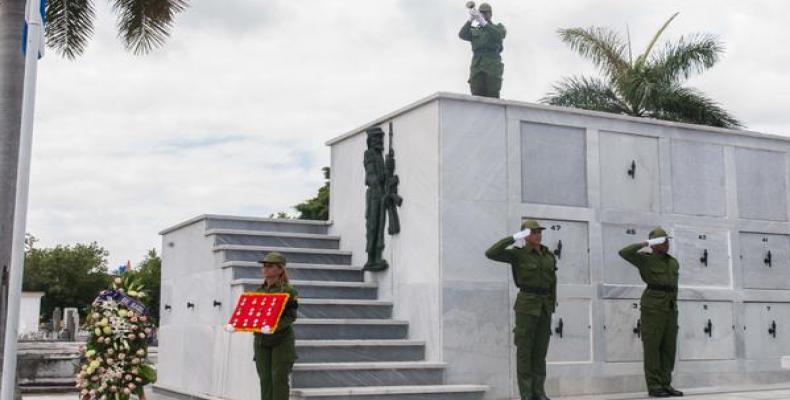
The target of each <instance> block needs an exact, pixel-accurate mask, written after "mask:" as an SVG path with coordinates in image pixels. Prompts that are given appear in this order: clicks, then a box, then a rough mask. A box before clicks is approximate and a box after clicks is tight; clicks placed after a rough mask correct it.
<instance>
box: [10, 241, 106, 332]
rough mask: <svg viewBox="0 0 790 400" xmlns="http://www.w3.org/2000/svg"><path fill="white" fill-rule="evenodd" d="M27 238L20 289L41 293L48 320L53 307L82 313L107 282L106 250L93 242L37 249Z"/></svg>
mask: <svg viewBox="0 0 790 400" xmlns="http://www.w3.org/2000/svg"><path fill="white" fill-rule="evenodd" d="M36 243H37V240H36V238H35V237H33V236H28V237H27V240H26V251H25V273H24V278H23V282H22V287H23V290H25V291H34V292H44V297H43V298H42V299H41V313H42V314H43V315H44V316H45V317H46V318H47V319H49V318H51V316H52V311H53V310H54V309H55V307H60V308H61V309H63V308H65V307H77V308H78V309H79V310H80V312H81V313H82V314H84V313H85V312H86V310H87V309H88V308H89V307H90V304H91V303H92V302H93V299H94V298H95V297H96V294H97V293H99V291H100V290H102V289H104V288H106V287H107V286H108V285H109V283H110V277H109V275H108V274H107V255H108V253H107V251H106V250H105V249H104V248H102V247H101V246H99V245H98V244H97V243H96V242H93V243H88V244H76V245H73V246H72V245H65V246H64V245H58V246H56V247H53V248H38V247H37V246H36Z"/></svg>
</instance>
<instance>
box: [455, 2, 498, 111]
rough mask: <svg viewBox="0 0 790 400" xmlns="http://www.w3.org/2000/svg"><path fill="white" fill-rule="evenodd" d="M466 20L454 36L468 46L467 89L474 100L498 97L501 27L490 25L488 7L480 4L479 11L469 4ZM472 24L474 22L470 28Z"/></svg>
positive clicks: (490, 13)
mask: <svg viewBox="0 0 790 400" xmlns="http://www.w3.org/2000/svg"><path fill="white" fill-rule="evenodd" d="M468 5H471V7H469V14H470V18H469V21H467V22H466V23H465V24H464V26H463V27H461V31H460V32H459V33H458V36H459V37H460V38H461V39H462V40H466V41H467V42H472V53H473V56H472V65H471V67H470V69H469V87H470V88H471V90H472V94H473V95H475V96H486V97H499V90H500V89H501V88H502V73H503V72H504V70H505V65H504V64H502V56H501V55H500V54H501V53H502V49H503V47H502V41H503V40H504V39H505V34H506V33H507V31H506V30H505V27H504V25H502V24H495V23H493V22H491V16H492V12H491V6H490V5H489V4H488V3H483V4H480V10H479V11H477V10H475V9H474V3H470V4H468ZM472 22H476V25H475V26H473V25H472Z"/></svg>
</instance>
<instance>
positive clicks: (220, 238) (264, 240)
mask: <svg viewBox="0 0 790 400" xmlns="http://www.w3.org/2000/svg"><path fill="white" fill-rule="evenodd" d="M206 236H213V237H214V244H215V245H222V244H239V245H247V246H267V247H295V248H306V249H333V250H337V249H339V248H340V237H339V236H329V235H317V234H311V233H291V232H261V231H253V230H245V229H209V230H207V231H206Z"/></svg>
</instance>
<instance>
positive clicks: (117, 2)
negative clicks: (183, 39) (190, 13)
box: [113, 0, 187, 54]
mask: <svg viewBox="0 0 790 400" xmlns="http://www.w3.org/2000/svg"><path fill="white" fill-rule="evenodd" d="M186 6H187V1H186V0H114V1H113V10H114V11H115V12H117V13H118V30H119V36H121V38H122V39H123V41H124V44H125V45H126V48H127V49H128V50H130V51H132V52H133V53H135V54H146V53H149V52H150V51H151V50H153V49H154V48H156V47H159V46H161V45H163V44H164V42H165V40H166V39H167V38H168V36H170V29H171V28H172V27H173V20H174V17H175V15H176V14H177V13H179V12H181V11H182V10H183V9H184V8H186Z"/></svg>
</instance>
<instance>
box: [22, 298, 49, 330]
mask: <svg viewBox="0 0 790 400" xmlns="http://www.w3.org/2000/svg"><path fill="white" fill-rule="evenodd" d="M42 297H44V292H22V298H21V301H20V304H19V336H25V335H30V334H33V333H36V332H38V321H39V316H40V315H41V298H42Z"/></svg>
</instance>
